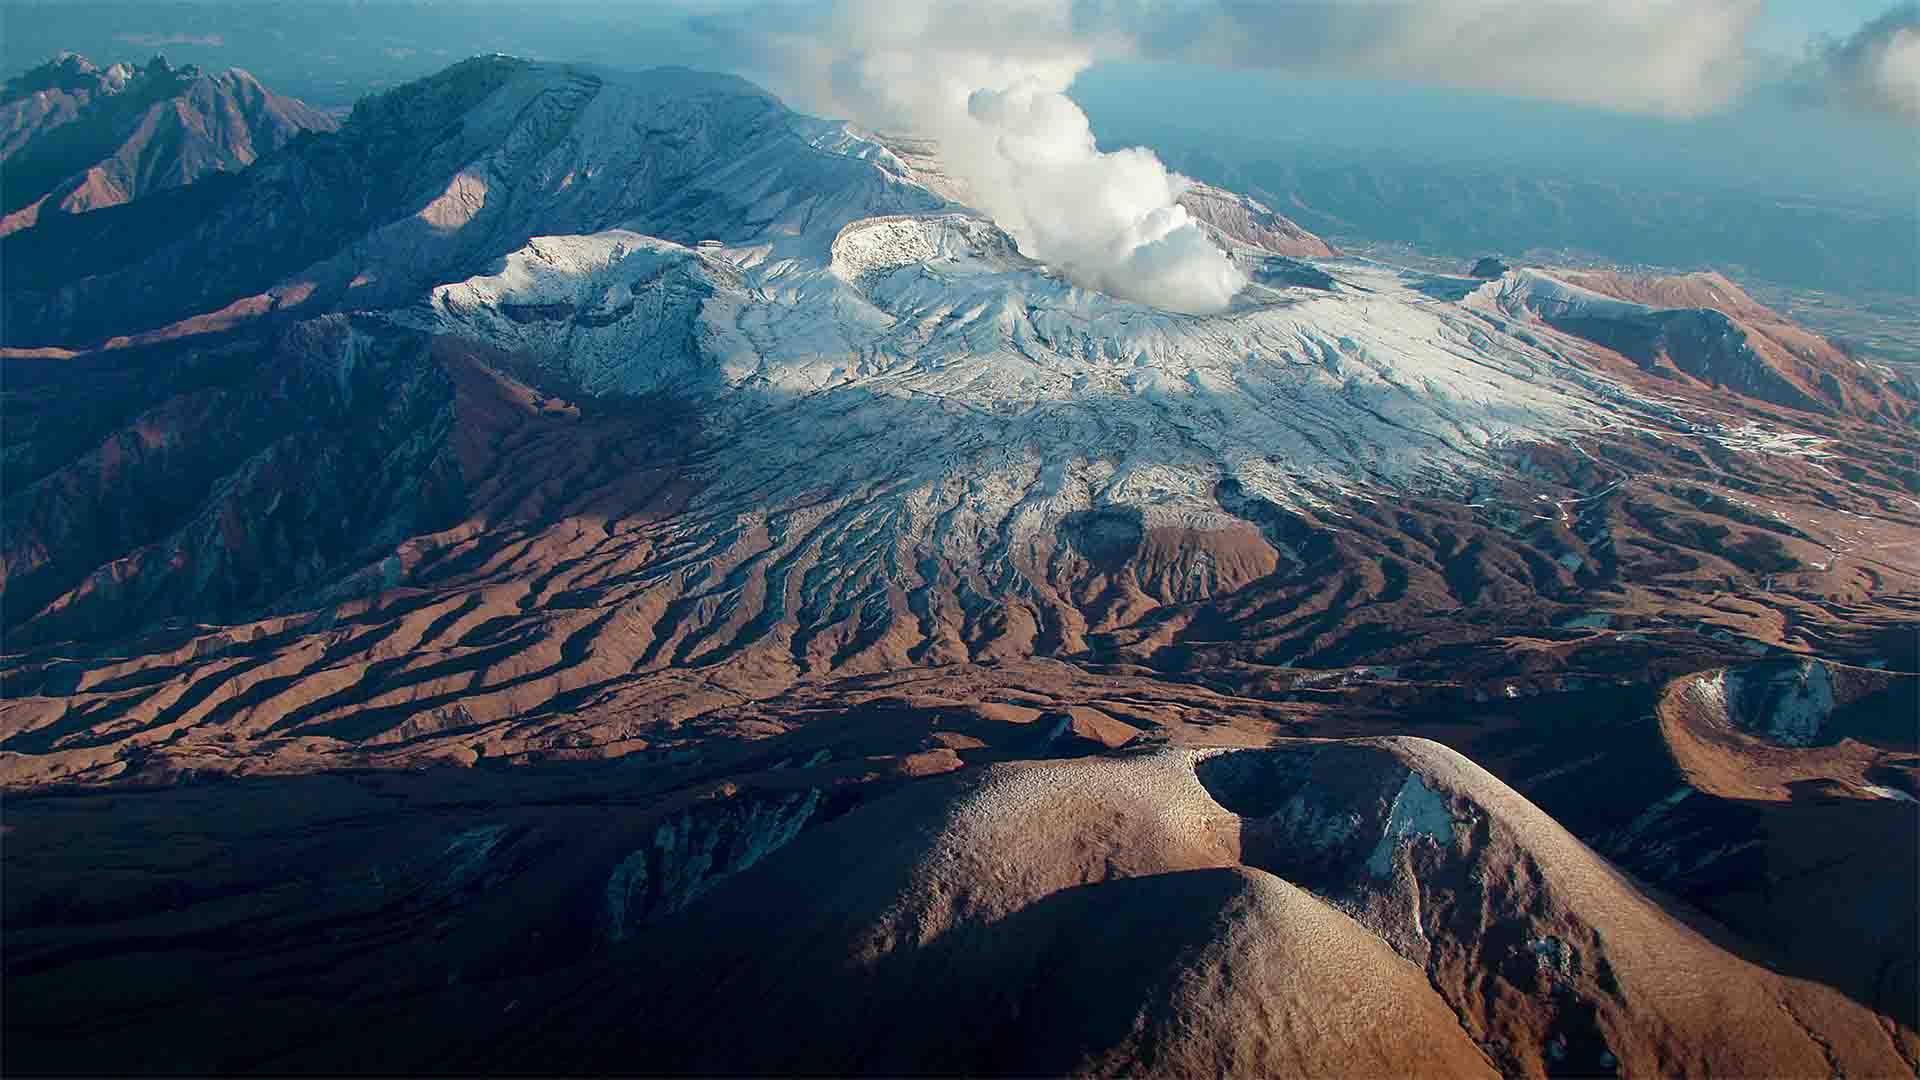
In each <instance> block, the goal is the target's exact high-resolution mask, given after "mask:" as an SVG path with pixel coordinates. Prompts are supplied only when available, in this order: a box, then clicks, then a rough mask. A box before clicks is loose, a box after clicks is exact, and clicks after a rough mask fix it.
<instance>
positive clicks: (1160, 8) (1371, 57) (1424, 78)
mask: <svg viewBox="0 0 1920 1080" xmlns="http://www.w3.org/2000/svg"><path fill="white" fill-rule="evenodd" d="M1760 9H1761V0H1578V2H1575V0H1283V2H1267V0H1215V2H1203V3H1166V4H1156V5H1151V6H1142V5H1138V4H1136V5H1131V6H1129V7H1117V6H1116V7H1113V8H1110V9H1109V11H1110V14H1109V15H1108V16H1107V17H1106V18H1107V19H1108V20H1109V21H1110V22H1112V23H1114V24H1125V23H1129V22H1131V23H1132V24H1133V26H1132V31H1133V38H1134V41H1135V43H1136V44H1137V47H1138V48H1139V50H1140V52H1141V54H1143V55H1146V56H1149V57H1157V58H1165V59H1179V60H1188V61H1198V62H1205V63H1214V64H1226V65H1232V66H1242V67H1261V68H1274V69H1280V70H1287V71H1293V72H1300V73H1306V74H1320V75H1335V76H1346V77H1361V78H1379V79H1393V80H1398V81H1403V82H1409V83H1424V84H1429V85H1438V86H1449V87H1458V88H1463V89H1470V90H1486V91H1492V92H1496V93H1502V94H1509V95H1514V96H1519V97H1529V98H1539V99H1544V100H1548V101H1559V102H1566V103H1569V104H1574V105H1587V106H1597V107H1601V108H1607V109H1614V110H1623V111H1630V112H1643V113H1655V114H1664V115H1678V116H1686V115H1693V114H1697V113H1702V112H1707V111H1710V110H1712V109H1715V108H1718V107H1720V106H1722V105H1725V104H1726V103H1727V102H1729V101H1731V100H1732V99H1733V98H1734V97H1735V96H1736V95H1738V93H1739V92H1740V90H1741V88H1742V86H1743V84H1744V82H1745V78H1746V70H1745V69H1746V63H1745V56H1746V49H1747V36H1748V34H1749V32H1750V31H1751V30H1752V28H1753V25H1754V23H1755V20H1756V19H1757V18H1758V17H1759V14H1760Z"/></svg>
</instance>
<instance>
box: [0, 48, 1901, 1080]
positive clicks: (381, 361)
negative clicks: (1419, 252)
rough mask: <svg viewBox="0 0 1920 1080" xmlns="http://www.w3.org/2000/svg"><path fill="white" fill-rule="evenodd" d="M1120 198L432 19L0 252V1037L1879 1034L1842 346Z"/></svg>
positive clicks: (1745, 1051)
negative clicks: (1179, 218) (1022, 197)
mask: <svg viewBox="0 0 1920 1080" xmlns="http://www.w3.org/2000/svg"><path fill="white" fill-rule="evenodd" d="M1183 204H1184V205H1186V206H1187V207H1188V212H1189V213H1190V214H1191V215H1192V216H1193V217H1194V218H1195V219H1196V220H1197V221H1199V222H1200V223H1201V225H1202V227H1203V228H1204V229H1205V230H1206V231H1207V234H1208V235H1209V236H1210V237H1212V238H1213V240H1214V241H1215V243H1217V244H1218V245H1219V246H1220V247H1221V249H1222V250H1223V251H1225V252H1226V253H1227V254H1228V256H1229V257H1230V258H1231V259H1233V260H1234V262H1235V263H1236V264H1237V265H1238V266H1239V268H1240V269H1241V270H1242V271H1243V272H1244V274H1245V276H1246V278H1247V280H1248V282H1249V284H1248V285H1247V287H1246V288H1245V289H1244V290H1242V291H1241V293H1240V294H1239V295H1238V296H1237V297H1235V299H1234V301H1233V303H1232V305H1231V307H1230V308H1229V309H1228V310H1226V311H1224V312H1221V313H1218V314H1213V315H1204V316H1200V315H1186V314H1176V313H1169V312H1165V311H1160V310H1157V309H1155V308H1152V307H1150V306H1146V305H1142V304H1139V303H1135V302H1131V301H1125V300H1120V299H1116V298H1114V297H1110V296H1107V295H1104V294H1102V293H1099V292H1096V291H1092V290H1088V289H1086V288H1083V287H1081V286H1079V285H1077V284H1076V283H1075V282H1074V281H1073V280H1071V279H1069V278H1067V277H1065V276H1063V275H1061V274H1060V273H1059V272H1058V271H1056V270H1055V269H1054V268H1052V267H1049V266H1047V265H1044V264H1042V263H1039V262H1037V261H1035V260H1034V259H1032V258H1030V257H1029V256H1028V255H1027V254H1026V253H1024V252H1022V250H1021V249H1020V247H1019V245H1018V244H1017V243H1016V242H1015V241H1014V240H1013V239H1012V238H1010V237H1009V236H1008V235H1007V234H1006V233H1005V232H1003V231H1002V230H1001V229H1000V228H999V227H998V226H996V225H995V224H994V222H993V221H992V220H990V219H989V218H987V217H985V216H983V215H982V214H980V213H979V212H977V211H976V210H974V209H973V208H971V207H969V206H968V205H967V204H966V202H965V199H964V192H963V191H960V190H959V189H957V188H956V186H955V185H954V184H953V183H952V182H951V181H950V180H949V179H948V178H947V175H946V172H945V171H944V170H943V169H942V167H941V165H940V159H939V148H938V146H937V145H934V144H931V143H928V142H926V141H924V140H916V139H912V138H908V137H898V136H893V135H881V134H875V133H871V132H866V131H863V130H861V129H858V128H855V127H852V126H849V125H844V124H836V123H827V122H823V121H819V120H815V119H812V118H807V117H801V116H798V115H796V114H794V113H792V112H790V111H788V110H787V109H786V108H785V107H784V106H783V105H781V104H780V103H779V102H778V101H776V100H775V99H773V98H771V97H769V96H768V95H766V94H765V93H763V92H761V91H760V90H758V89H757V88H755V87H753V86H751V85H750V84H747V83H745V82H742V81H740V80H738V79H733V78H729V77H723V76H714V75H707V74H701V73H696V72H689V71H683V70H671V69H662V70H655V71H650V72H643V73H637V74H629V73H618V72H610V71H603V70H598V69H588V68H581V67H573V66H566V65H550V64H536V63H529V62H526V61H520V60H514V59H511V58H506V57H487V58H478V59H475V60H471V61H467V62H464V63H462V64H460V65H456V66H455V67H454V68H451V69H449V70H448V71H446V72H443V73H442V74H441V75H438V76H435V77H433V78H431V79H428V80H423V81H421V82H419V83H415V84H411V85H409V86H407V87H403V88H401V89H399V90H396V91H394V92H392V93H389V94H386V95H383V96H381V97H378V98H373V99H369V100H368V101H366V102H364V103H362V105H361V106H359V107H358V108H356V110H355V112H354V114H353V115H352V116H351V117H350V118H349V119H348V120H347V121H346V122H345V123H344V124H343V125H342V126H341V128H340V130H339V131H337V132H319V133H315V134H312V135H309V136H306V137H303V138H300V139H298V140H295V141H293V142H290V143H288V144H287V145H286V146H284V147H282V148H281V149H280V150H278V151H276V152H274V153H271V154H267V155H264V156H263V157H262V158H261V159H260V160H259V161H257V162H256V163H255V164H254V166H253V167H251V168H249V169H247V170H246V171H244V172H242V173H238V174H235V175H233V176H231V177H226V178H220V179H217V180H215V181H212V182H202V183H199V184H194V185H190V186H188V187H185V188H180V189H177V190H174V191H168V192H162V193H158V194H155V195H152V196H149V197H147V198H143V199H141V200H139V201H136V202H133V203H129V204H127V205H125V206H120V207H114V208H110V209H106V210H101V211H96V212H93V213H89V214H85V215H78V216H74V217H71V218H67V219H63V220H59V221H45V222H43V223H42V224H41V225H40V226H39V227H37V228H34V229H32V230H28V231H25V232H20V233H17V234H15V235H13V236H10V237H7V238H6V239H5V240H4V241H0V258H4V259H5V260H6V261H7V265H8V271H9V289H8V293H7V295H6V297H5V298H4V303H5V315H6V319H5V323H4V330H3V331H0V332H3V333H4V334H5V335H6V338H5V344H6V345H7V346H8V347H9V350H8V352H9V355H8V356H7V357H6V359H5V360H4V362H5V363H6V364H7V376H8V380H7V381H8V394H7V396H6V398H5V399H4V407H5V409H6V413H5V415H4V419H5V422H6V429H7V432H8V445H7V454H6V456H5V459H4V462H3V463H0V464H3V465H4V469H5V473H4V477H3V479H4V481H5V488H6V496H5V499H4V502H3V503H0V512H3V514H4V523H5V526H6V529H5V538H4V549H3V550H0V569H3V570H4V574H5V577H4V581H3V583H0V587H3V588H4V590H5V592H4V600H5V604H4V612H3V614H0V617H4V620H5V627H6V631H7V646H6V650H7V651H6V653H5V655H4V658H0V677H3V678H4V688H5V700H4V702H0V783H4V784H5V786H6V787H7V789H8V791H9V806H8V829H9V832H8V834H7V844H6V848H5V852H4V858H5V860H6V867H5V868H6V874H5V877H4V881H5V883H6V884H5V903H6V908H5V914H6V922H5V925H6V930H5V933H6V944H7V948H6V977H7V980H8V983H7V990H8V997H9V1001H10V1003H16V1004H12V1005H10V1007H9V1009H8V1012H7V1016H6V1024H7V1025H8V1038H7V1040H6V1044H7V1047H8V1049H7V1051H6V1053H7V1063H8V1065H9V1067H10V1068H20V1069H39V1068H47V1067H52V1066H54V1065H56V1064H57V1065H59V1066H60V1067H74V1068H84V1069H91V1070H113V1071H124V1070H133V1069H145V1068H154V1067H160V1066H167V1067H171V1068H175V1069H184V1070H188V1071H205V1070H213V1069H219V1070H232V1069H263V1070H276V1071H278V1070H285V1069H288V1068H293V1067H303V1068H315V1069H322V1070H352V1069H371V1070H384V1071H392V1070H394V1069H396V1068H400V1069H409V1070H417V1069H453V1070H457V1071H463V1072H464V1071H473V1070H485V1069H513V1070H518V1071H529V1070H532V1071H538V1070H542V1069H552V1068H579V1069H594V1070H598V1071H631V1069H632V1067H633V1064H632V1063H633V1062H636V1061H643V1062H648V1063H651V1064H649V1065H648V1066H647V1067H648V1068H650V1069H658V1070H661V1071H676V1072H678V1071H701V1072H716V1071H717V1072H739V1071H768V1072H782V1073H787V1072H794V1071H804V1072H855V1071H874V1072H889V1073H901V1072H910V1071H911V1072H924V1071H936V1072H1021V1073H1032V1072H1049V1073H1052V1072H1088V1073H1114V1072H1128V1073H1132V1072H1164V1073H1191V1072H1230V1073H1238V1072H1244V1071H1276V1072H1326V1071H1354V1072H1364V1073H1369V1074H1381V1073H1397V1072H1401V1071H1409V1070H1416V1069H1417V1068H1425V1069H1427V1070H1429V1071H1437V1072H1445V1073H1448V1074H1452V1073H1457V1072H1463V1071H1473V1070H1483V1071H1484V1070H1491V1071H1498V1072H1504V1073H1508V1074H1516V1075H1540V1074H1546V1073H1558V1072H1565V1071H1572V1072H1582V1073H1594V1072H1605V1071H1612V1070H1621V1071H1627V1072H1659V1073H1688V1074H1705V1073H1728V1072H1733V1073H1795V1074H1797V1073H1804V1072H1807V1071H1809V1070H1811V1071H1819V1070H1821V1069H1827V1070H1829V1071H1835V1072H1838V1071H1844V1072H1847V1073H1848V1074H1862V1075H1864V1074H1880V1073H1887V1072H1897V1071H1899V1070H1901V1069H1911V1068H1912V1066H1913V1064H1914V1062H1915V1060H1916V1046H1917V1045H1920V1044H1917V1043H1916V1039H1915V1035H1914V1026H1915V1024H1916V1022H1917V1021H1920V1017H1917V1016H1916V1015H1915V1013H1916V1009H1915V1007H1914V999H1915V987H1916V983H1915V970H1914V965H1913V964H1912V963H1911V962H1910V958H1911V957H1912V956H1913V955H1914V947H1915V944H1916V942H1915V933H1916V929H1915V926H1914V923H1913V920H1912V919H1911V917H1910V915H1911V912H1912V911H1913V910H1915V908H1916V906H1917V905H1916V898H1915V895H1914V883H1913V882H1912V881H1911V880H1910V875H1909V876H1908V877H1907V878H1902V876H1901V875H1899V874H1897V873H1895V872H1893V870H1892V869H1890V868H1897V867H1899V866H1901V865H1911V863H1910V860H1909V862H1907V863H1905V864H1903V863H1901V861H1900V860H1901V858H1903V857H1907V856H1910V855H1912V854H1913V853H1914V850H1915V849H1914V845H1915V838H1916V836H1920V820H1916V818H1915V813H1914V812H1915V810H1916V809H1920V804H1916V803H1915V802H1913V800H1912V796H1913V794H1914V792H1915V791H1916V790H1920V788H1916V787H1915V784H1914V775H1915V768H1916V764H1920V757H1916V754H1917V753H1920V737H1917V736H1916V733H1915V731H1914V723H1913V701H1914V697H1913V695H1914V687H1915V684H1916V681H1917V680H1920V674H1916V671H1920V657H1916V650H1915V637H1914V632H1913V627H1914V623H1915V620H1916V618H1920V557H1917V554H1920V501H1916V497H1917V496H1920V460H1916V456H1915V450H1914V439H1913V435H1914V417H1915V415H1916V411H1915V410H1916V403H1915V401H1914V399H1913V397H1912V396H1911V393H1910V392H1909V390H1907V389H1906V388H1903V386H1902V385H1901V384H1900V383H1898V382H1897V381H1895V380H1894V379H1893V378H1891V377H1890V376H1889V375H1888V374H1887V373H1885V372H1883V371H1881V370H1879V369H1877V368H1874V367H1872V366H1869V365H1865V364H1862V363H1860V362H1858V361H1855V360H1853V359H1852V358H1850V357H1847V356H1846V355H1844V354H1842V353H1840V352H1839V351H1838V350H1835V349H1833V348H1831V346H1828V345H1827V344H1826V343H1824V342H1822V341H1820V340H1819V339H1818V338H1817V337H1815V336H1813V335H1810V334H1807V333H1806V332H1805V331H1802V330H1799V329H1798V328H1797V327H1794V326H1793V325H1792V324H1791V323H1790V322H1789V321H1788V320H1785V319H1784V318H1781V317H1780V316H1778V315H1776V314H1774V313H1772V312H1770V311H1767V310H1766V309H1765V308H1763V307H1761V306H1760V305H1758V304H1756V303H1754V302H1752V301H1751V300H1750V299H1748V298H1746V297H1744V294H1740V293H1738V291H1737V289H1735V288H1734V286H1733V285H1732V283H1731V282H1727V281H1725V280H1724V279H1718V278H1714V279H1704V278H1697V277H1695V278H1681V279H1650V278H1631V277H1605V278H1600V277H1592V276H1588V277H1580V276H1578V275H1574V274H1571V273H1568V272H1564V271H1556V270H1552V269H1550V268H1522V269H1515V270H1508V271H1506V272H1504V273H1502V274H1501V275H1499V276H1498V277H1495V278H1493V279H1491V280H1482V279H1478V278H1473V277H1470V276H1465V275H1463V276H1459V277H1451V276H1442V275H1433V274H1424V273H1416V272H1412V271H1408V270H1404V269H1400V268H1396V267H1392V266H1388V265H1383V264H1380V263H1376V262H1370V261H1367V260H1363V259H1356V258H1351V257H1345V256H1341V255H1339V254H1338V253H1336V252H1334V251H1333V250H1332V249H1331V248H1330V247H1328V246H1326V245H1324V244H1323V243H1321V242H1320V241H1318V239H1317V238H1314V237H1313V236H1312V235H1311V234H1310V233H1307V232H1306V231H1305V230H1303V229H1300V228H1299V226H1298V225H1296V224H1294V223H1292V222H1290V221H1288V220H1287V219H1286V218H1284V217H1282V216H1281V215H1279V214H1277V213H1275V212H1274V211H1273V210H1271V209H1270V208H1268V207H1265V206H1263V205H1261V204H1260V203H1258V202H1256V201H1254V200H1251V199H1248V198H1245V197H1244V196H1240V195H1236V194H1234V193H1231V192H1226V191H1222V190H1219V189H1210V188H1201V187H1196V188H1192V189H1190V190H1188V191H1187V192H1186V195H1185V198H1184V200H1183ZM1716 688H1717V689H1716ZM1440 744H1444V746H1443V745H1440ZM216 780H217V781H222V782H219V783H214V782H211V781H216ZM1834 828H1838V829H1841V830H1843V834H1844V835H1847V836H1849V837H1856V838H1859V839H1858V842H1852V843H1846V844H1836V843H1834V842H1833V841H1832V840H1831V839H1823V836H1827V835H1828V834H1827V833H1826V832H1823V830H1828V829H1834ZM101 852H112V853H113V856H112V858H111V859H110V860H105V861H104V862H103V860H102V857H101V856H100V855H99V853H101ZM1816 880H1817V881H1818V883H1819V884H1818V885H1816V884H1814V882H1815V881H1816ZM1094 928H1099V929H1098V930H1097V931H1096V930H1095V929H1094ZM1788 928H1792V930H1791V932H1789V930H1788ZM1876 934H1879V935H1884V936H1881V937H1879V938H1876V937H1875V935H1876ZM108 986H110V987H111V988H112V990H111V993H110V994H107V993H106V992H105V991H103V990H102V987H108ZM23 1002H24V1003H25V1004H17V1003H23ZM769 1003H772V1004H769ZM747 1010H752V1011H754V1012H755V1014H756V1015H763V1014H764V1015H766V1016H771V1017H777V1018H779V1020H778V1022H777V1023H771V1024H770V1026H768V1027H767V1028H765V1030H759V1029H756V1031H755V1032H754V1033H752V1034H751V1037H743V1036H742V1035H741V1033H740V1031H739V1030H738V1027H737V1023H736V1020H737V1018H738V1017H739V1016H741V1015H742V1014H743V1011H747ZM203 1015H219V1016H222V1017H224V1018H225V1020H224V1021H223V1022H222V1023H220V1024H218V1025H211V1026H210V1025H208V1024H206V1023H202V1022H199V1021H197V1020H196V1019H195V1018H196V1017H202V1016H203ZM475 1017H486V1018H488V1019H487V1021H486V1031H485V1033H483V1034H482V1035H481V1036H480V1037H477V1038H476V1037H475V1035H474V1031H473V1024H474V1022H475V1020H474V1018H475ZM956 1017H957V1018H958V1019H955V1018H956ZM642 1018H644V1022H642ZM882 1031H884V1032H885V1033H886V1037H885V1038H884V1039H881V1038H879V1037H878V1036H879V1033H880V1032H882Z"/></svg>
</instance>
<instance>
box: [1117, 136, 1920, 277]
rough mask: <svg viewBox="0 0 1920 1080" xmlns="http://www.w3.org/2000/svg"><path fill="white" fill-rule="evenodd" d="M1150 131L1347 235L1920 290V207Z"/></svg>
mask: <svg viewBox="0 0 1920 1080" xmlns="http://www.w3.org/2000/svg"><path fill="white" fill-rule="evenodd" d="M1123 134H1125V133H1123ZM1142 134H1143V133H1133V134H1132V136H1131V137H1134V138H1139V137H1141V135H1142ZM1147 141H1149V142H1150V143H1151V144H1152V145H1153V146H1154V147H1155V149H1157V150H1159V151H1160V153H1161V154H1162V156H1163V157H1165V158H1166V159H1167V162H1168V163H1169V164H1170V165H1173V166H1174V167H1176V168H1178V169H1180V170H1181V171H1183V172H1187V173H1190V174H1191V175H1193V176H1196V177H1199V178H1201V179H1203V180H1206V181H1207V182H1209V183H1213V184H1218V185H1220V186H1222V187H1228V188H1233V189H1234V190H1237V191H1244V192H1246V193H1248V194H1250V195H1253V196H1254V197H1256V198H1258V199H1260V200H1262V201H1263V202H1266V203H1267V204H1269V205H1271V206H1273V207H1275V208H1277V209H1279V210H1281V211H1282V212H1284V213H1286V214H1287V215H1289V216H1291V217H1292V218H1294V219H1295V220H1297V221H1299V222H1300V223H1301V224H1302V225H1304V226H1306V227H1307V228H1309V229H1312V230H1314V231H1315V232H1318V233H1320V234H1322V235H1324V236H1329V237H1333V238H1336V239H1342V238H1350V239H1354V240H1361V239H1364V240H1369V241H1392V242H1396V243H1405V244H1410V245H1412V246H1414V247H1415V248H1418V249H1420V250H1422V251H1428V252H1434V253H1450V254H1454V255H1457V256H1459V257H1462V258H1468V257H1471V256H1473V255H1474V254H1476V253H1479V252H1485V251H1501V252H1508V253H1511V254H1513V255H1525V254H1528V253H1539V254H1541V255H1543V256H1545V257H1551V255H1550V253H1553V252H1561V253H1563V254H1566V255H1569V256H1572V255H1579V256H1585V257H1591V258H1600V259H1606V260H1609V261H1611V262H1614V263H1619V264H1629V265H1631V264H1636V263H1637V264H1646V265H1652V266H1664V267H1680V268H1705V267H1715V268H1718V269H1720V270H1722V271H1724V272H1726V273H1733V274H1737V275H1738V276H1741V277H1752V278H1758V279H1761V280H1765V281H1768V282H1773V283H1777V284H1782V285H1790V286H1794V287H1796V288H1804V289H1820V290H1824V291H1829V292H1842V293H1845V292H1874V293H1900V292H1905V293H1908V294H1914V293H1915V292H1916V290H1920V245H1916V244H1915V243H1914V235H1915V230H1916V229H1917V228H1920V218H1917V217H1916V216H1915V213H1914V211H1913V210H1912V208H1911V207H1909V208H1907V209H1904V210H1902V209H1888V208H1884V207H1871V206H1863V205H1852V204H1848V203H1843V202H1839V201H1836V200H1831V199H1810V198H1782V197H1778V196H1769V195H1765V194H1762V193H1756V192H1748V191H1729V190H1714V189H1710V188H1706V187H1703V186H1692V187H1670V188H1657V187H1653V186H1651V185H1650V184H1649V183H1646V182H1627V181H1617V180H1604V179H1590V178H1581V177H1576V176H1557V175H1544V174H1541V173H1538V172H1529V171H1524V170H1505V169H1500V168H1495V167H1489V166H1480V167H1476V166H1471V165H1464V164H1461V163H1458V162H1437V161H1427V160H1420V159H1408V158H1403V157H1396V156H1394V155H1392V154H1389V153H1386V152H1381V151H1368V152H1362V151H1353V150H1335V149H1332V148H1326V147H1316V146H1310V145H1301V146H1288V147H1286V148H1284V150H1279V149H1266V150H1261V149H1258V148H1250V147H1243V146H1235V145H1233V144H1231V143H1229V144H1225V145H1222V144H1220V143H1218V142H1209V141H1207V140H1204V139H1197V138H1194V137H1192V136H1187V135H1182V134H1180V133H1177V132H1166V131H1160V130H1155V131H1153V132H1152V133H1151V138H1150V139H1148V140H1147Z"/></svg>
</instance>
